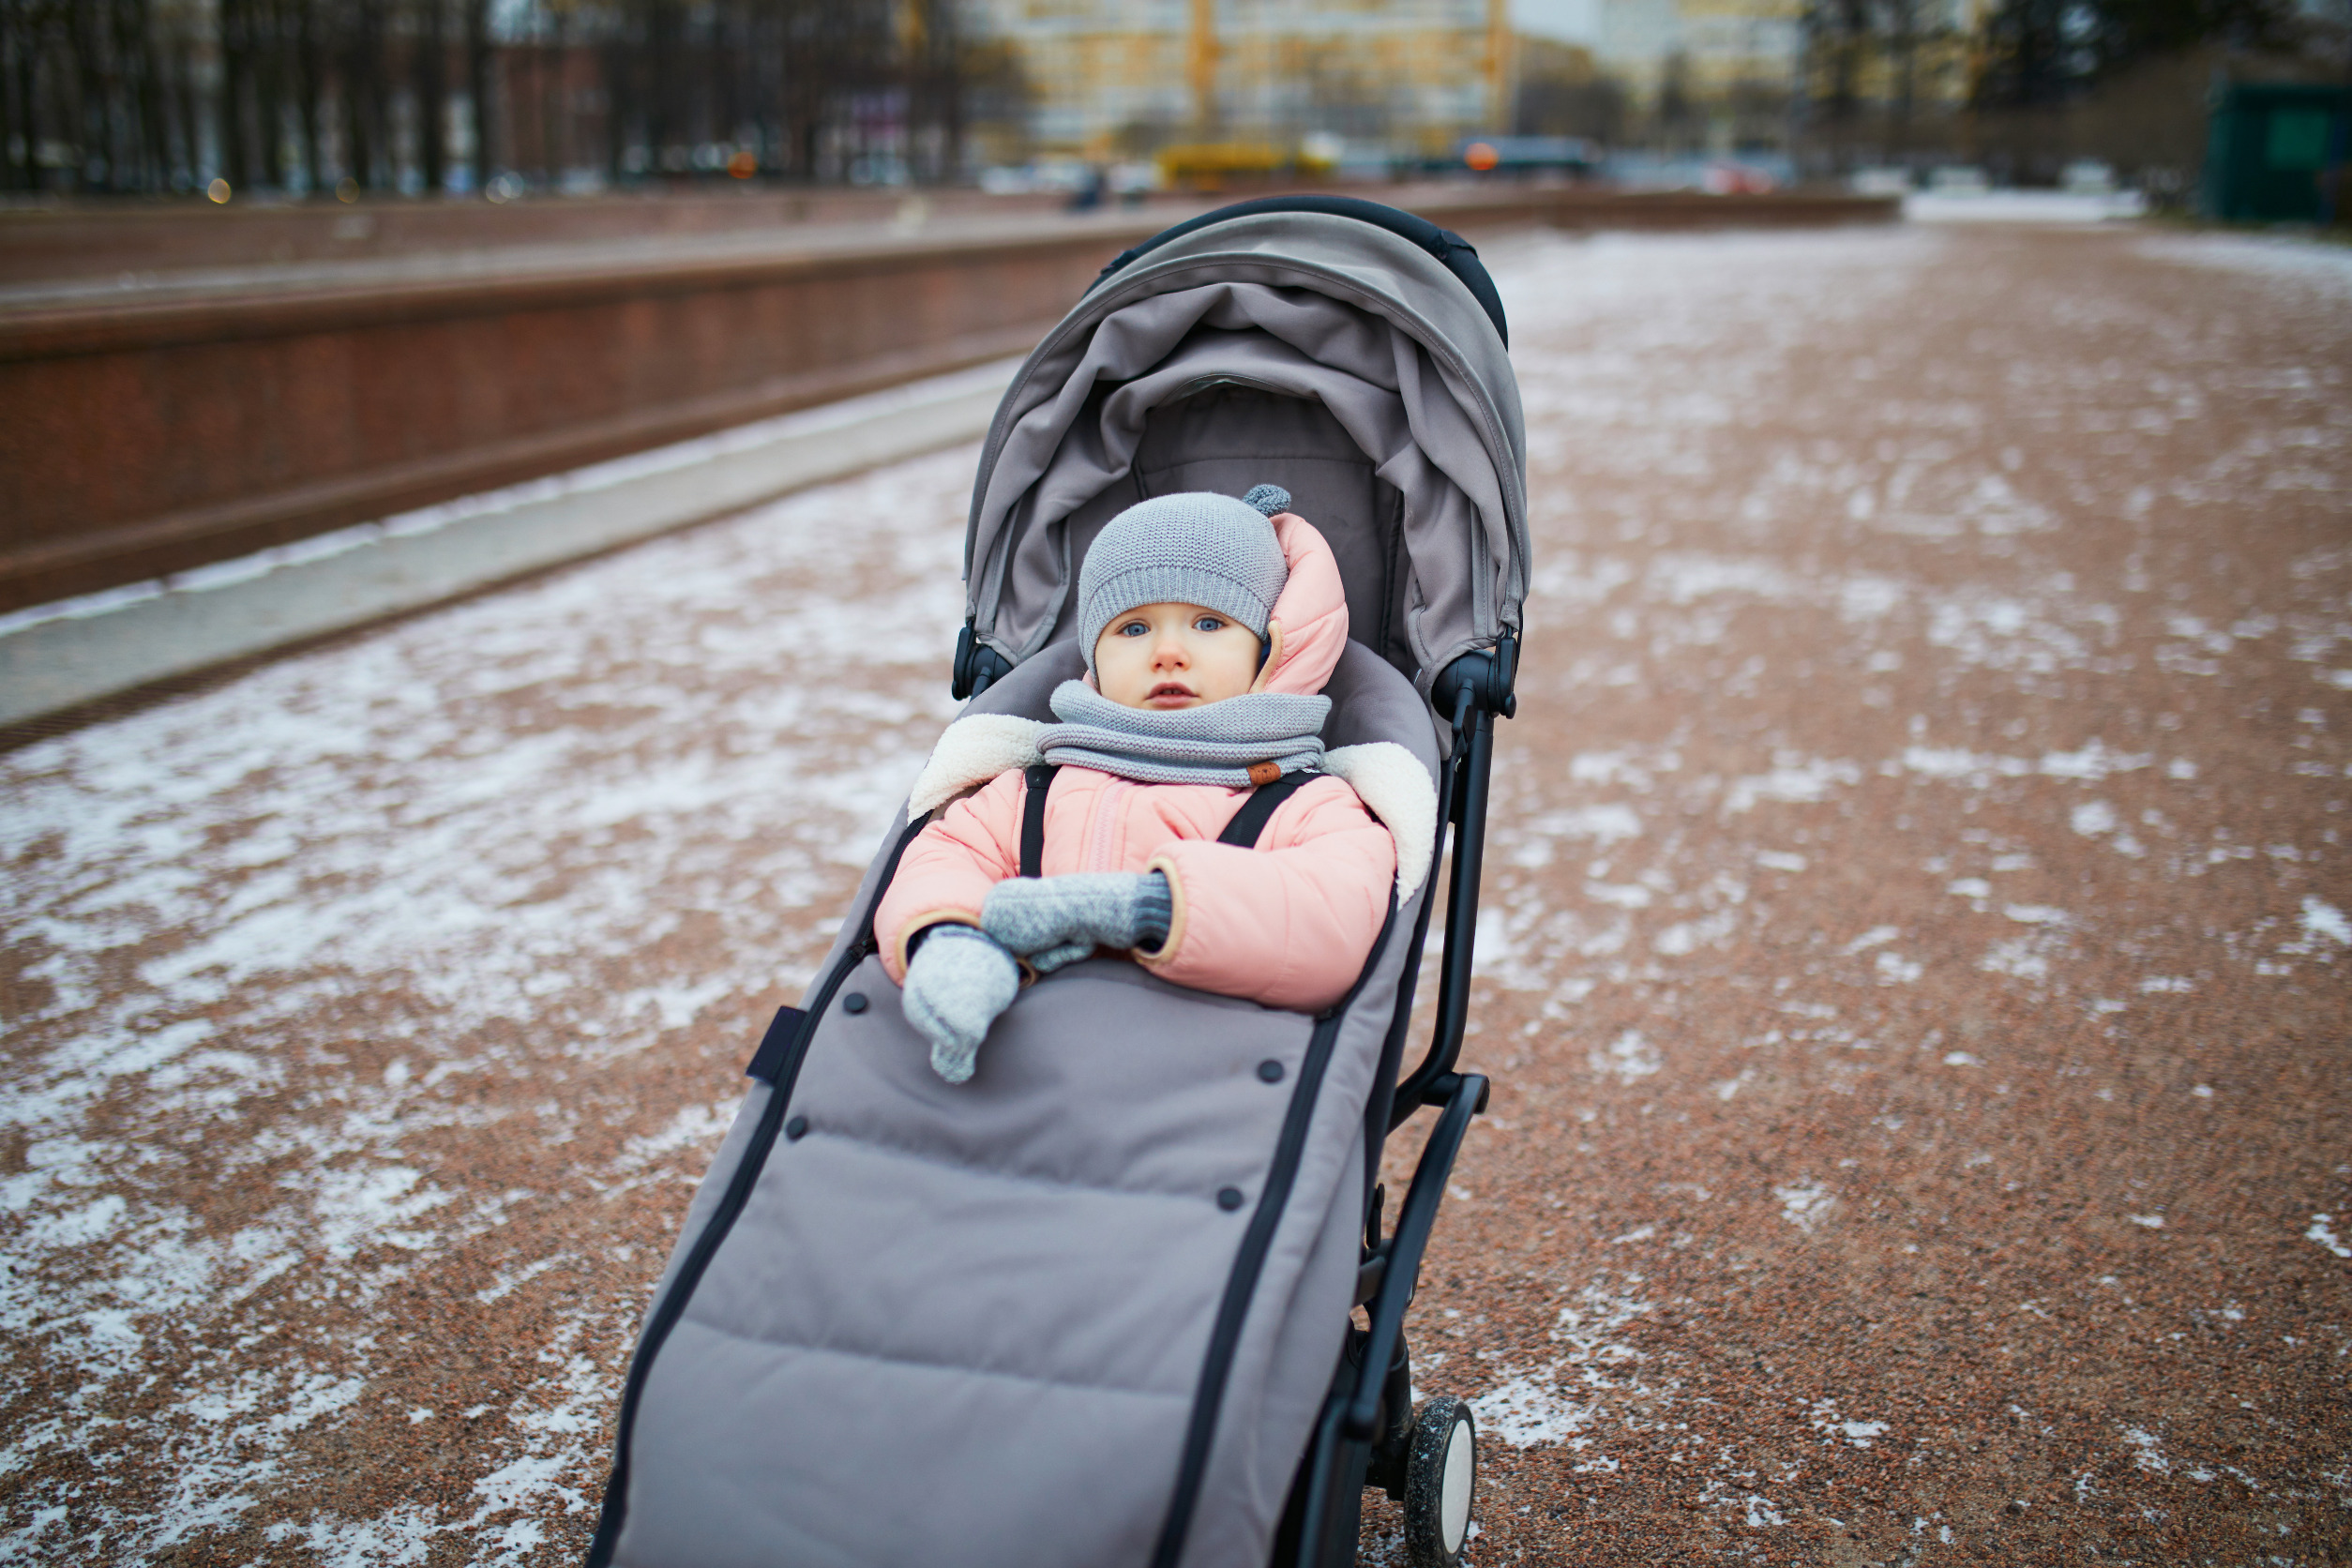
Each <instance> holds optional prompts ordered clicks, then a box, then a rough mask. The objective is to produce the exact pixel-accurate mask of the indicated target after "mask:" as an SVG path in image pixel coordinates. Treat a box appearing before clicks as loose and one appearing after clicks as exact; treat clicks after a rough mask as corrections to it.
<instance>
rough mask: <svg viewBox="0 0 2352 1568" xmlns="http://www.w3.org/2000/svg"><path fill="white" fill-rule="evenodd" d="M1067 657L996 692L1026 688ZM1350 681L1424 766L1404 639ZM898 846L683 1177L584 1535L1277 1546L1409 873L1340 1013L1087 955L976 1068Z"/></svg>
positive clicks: (1353, 657) (975, 1548) (1258, 1553)
mask: <svg viewBox="0 0 2352 1568" xmlns="http://www.w3.org/2000/svg"><path fill="white" fill-rule="evenodd" d="M1063 662H1066V656H1063V657H1043V658H1038V659H1035V660H1033V661H1032V662H1031V664H1030V665H1029V666H1027V667H1024V669H1022V670H1021V671H1018V672H1017V674H1016V675H1015V677H1013V678H1012V679H1011V680H1008V681H1007V682H1005V683H1004V684H1003V686H1001V687H999V688H996V689H992V690H991V691H990V692H989V693H988V696H987V697H986V698H985V699H983V700H982V701H979V702H976V703H975V704H974V706H975V708H980V707H986V708H995V709H998V710H999V711H1019V710H1020V708H1021V707H1022V706H1023V705H1024V699H1025V697H1027V696H1030V695H1042V692H1043V691H1044V690H1048V689H1050V683H1051V682H1052V681H1053V680H1054V679H1056V678H1058V676H1059V674H1060V673H1061V671H1060V670H1059V668H1058V667H1059V666H1060V665H1061V664H1062V663H1063ZM1032 687H1034V688H1037V689H1036V692H1035V693H1032V692H1031V690H1030V688H1032ZM1333 691H1334V696H1335V697H1338V698H1340V699H1342V701H1339V702H1338V703H1337V704H1336V707H1335V712H1334V727H1333V731H1330V732H1328V733H1327V738H1328V739H1330V740H1332V741H1333V742H1334V744H1346V743H1348V742H1350V741H1353V740H1358V739H1364V738H1372V737H1374V736H1376V735H1377V736H1379V737H1380V738H1389V736H1391V735H1394V734H1395V732H1396V731H1398V730H1400V729H1401V730H1403V731H1406V732H1407V733H1408V734H1410V732H1411V731H1412V729H1413V728H1414V727H1415V726H1416V725H1417V726H1419V727H1420V731H1421V735H1420V738H1419V744H1418V745H1416V746H1414V750H1415V752H1416V754H1417V755H1420V756H1422V757H1423V759H1424V760H1425V761H1426V762H1427V763H1428V764H1429V765H1430V766H1431V768H1432V770H1433V771H1434V768H1435V766H1436V755H1435V746H1434V744H1433V742H1432V741H1431V740H1430V739H1429V738H1428V730H1427V720H1426V718H1425V716H1424V715H1425V708H1423V706H1422V705H1421V703H1420V701H1419V699H1418V697H1417V696H1416V695H1415V693H1414V692H1413V691H1412V690H1411V688H1410V686H1409V685H1407V683H1406V682H1405V680H1404V679H1403V677H1401V676H1400V675H1397V674H1396V673H1395V671H1393V670H1391V669H1390V668H1389V667H1388V666H1387V665H1386V664H1385V663H1384V662H1382V661H1381V660H1380V659H1378V658H1377V657H1375V656H1372V655H1371V654H1369V653H1367V652H1365V651H1364V650H1362V649H1361V648H1350V649H1349V656H1348V657H1347V658H1345V659H1343V661H1342V669H1341V671H1340V672H1339V674H1338V675H1337V676H1335V677H1334V683H1333ZM905 837H906V834H905V832H904V830H903V828H902V829H901V830H900V831H899V832H898V833H897V834H895V835H894V836H893V839H892V844H891V847H890V850H889V851H887V852H885V854H884V856H883V857H882V860H881V861H878V862H877V864H876V866H875V867H874V868H873V869H872V870H870V871H869V872H868V873H867V885H866V886H865V887H864V888H863V889H861V891H860V893H859V895H858V901H857V904H856V918H855V920H854V921H853V922H852V924H851V925H850V926H849V927H845V936H844V939H843V942H842V943H841V944H840V945H839V946H838V947H837V950H836V952H835V954H834V955H833V956H832V957H831V958H830V959H829V960H828V962H827V965H826V968H825V970H824V971H823V972H822V978H821V980H820V983H819V986H818V988H817V989H816V990H815V992H814V993H813V994H812V995H811V997H810V998H809V999H808V1009H809V1011H808V1014H807V1018H805V1020H803V1021H800V1022H799V1023H798V1024H797V1025H795V1026H793V1027H792V1029H791V1032H790V1036H789V1039H779V1040H778V1041H776V1042H772V1045H773V1046H776V1047H779V1048H774V1049H771V1050H763V1053H762V1054H763V1056H766V1057H768V1058H769V1059H770V1062H769V1064H770V1066H771V1067H772V1068H773V1074H772V1076H773V1086H770V1085H765V1084H763V1085H760V1086H756V1087H755V1088H754V1090H753V1092H752V1093H751V1095H750V1096H749V1098H748V1099H747V1100H746V1104H745V1106H744V1108H743V1109H742V1111H741V1113H740V1114H739V1116H738V1118H737V1120H736V1123H735V1125H734V1127H733V1128H732V1130H731V1132H730V1133H729V1135H728V1138H727V1139H726V1142H725V1143H724V1144H723V1145H722V1147H721V1150H720V1153H719V1155H718V1158H717V1161H716V1164H715V1166H714V1167H713V1169H712V1171H711V1173H710V1175H709V1176H708V1177H707V1178H706V1179H705V1180H704V1182H703V1184H702V1185H701V1189H700V1190H699V1191H698V1193H697V1195H696V1197H695V1199H694V1202H693V1205H692V1208H691V1210H690V1212H689V1214H688V1217H687V1222H686V1228H685V1233H684V1236H683V1238H682V1240H681V1242H680V1244H679V1247H678V1251H677V1253H676V1255H675V1256H673V1257H672V1259H671V1263H670V1267H669V1269H668V1271H667V1273H666V1274H665V1275H664V1277H663V1281H662V1285H661V1287H660V1290H659V1292H658V1294H657V1295H656V1301H655V1305H654V1308H653V1310H652V1312H651V1314H650V1315H649V1318H648V1320H647V1332H646V1334H645V1337H644V1339H643V1341H642V1342H641V1345H640V1347H639V1350H638V1357H637V1364H636V1365H635V1366H633V1368H632V1373H631V1380H630V1385H629V1389H628V1392H627V1395H626V1402H625V1406H624V1410H623V1418H622V1432H621V1447H620V1453H619V1459H618V1463H617V1464H616V1466H615V1470H614V1473H613V1477H612V1482H611V1497H610V1498H609V1499H608V1504H607V1511H606V1520H605V1529H604V1530H602V1531H600V1533H599V1538H598V1545H597V1552H598V1554H599V1556H598V1558H596V1559H592V1560H606V1561H610V1562H611V1563H613V1564H616V1565H618V1568H734V1565H742V1568H753V1565H758V1568H774V1565H782V1564H790V1565H793V1568H830V1565H841V1568H849V1565H852V1564H856V1565H861V1568H930V1565H936V1564H947V1563H954V1564H957V1565H959V1568H990V1565H995V1564H1003V1565H1004V1568H1014V1565H1016V1564H1018V1565H1019V1568H1060V1565H1067V1568H1115V1565H1121V1564H1135V1565H1138V1568H1141V1565H1144V1564H1156V1565H1161V1568H1176V1565H1178V1564H1197V1565H1204V1568H1205V1565H1212V1564H1214V1565H1226V1564H1242V1563H1249V1564H1257V1563H1262V1562H1263V1561H1265V1560H1266V1557H1267V1553H1268V1551H1269V1548H1270V1543H1271V1541H1272V1538H1273V1534H1274V1528H1275V1525H1276V1523H1277V1521H1278V1520H1279V1518H1280V1516H1281V1514H1282V1510H1283V1505H1284V1500H1285V1497H1286V1493H1287V1491H1288V1488H1289V1485H1290V1481H1291V1478H1292V1475H1293V1473H1294V1471H1295V1470H1296V1469H1297V1466H1298V1464H1299V1459H1300V1455H1301V1454H1302V1452H1303V1451H1304V1448H1305V1445H1306V1442H1307V1440H1308V1436H1309V1429H1310V1426H1311V1425H1313V1423H1314V1421H1315V1419H1316V1415H1317V1412H1318V1410H1319V1408H1320V1406H1321V1404H1322V1401H1323V1399H1324V1397H1325V1395H1326V1393H1327V1391H1328V1390H1329V1388H1330V1386H1331V1380H1332V1375H1333V1371H1334V1365H1335V1364H1336V1362H1337V1359H1338V1356H1339V1353H1340V1348H1341V1342H1342V1337H1343V1334H1344V1333H1345V1328H1346V1323H1347V1318H1348V1308H1349V1303H1350V1301H1351V1300H1352V1299H1353V1298H1352V1296H1351V1294H1350V1291H1351V1289H1352V1288H1353V1286H1354V1282H1355V1274H1356V1267H1357V1262H1358V1257H1359V1247H1358V1237H1359V1230H1360V1226H1361V1221H1362V1214H1363V1194H1364V1181H1365V1179H1366V1168H1365V1147H1366V1145H1365V1132H1364V1114H1365V1107H1366V1103H1367V1099H1368V1097H1369V1096H1370V1095H1371V1094H1372V1092H1373V1087H1374V1082H1375V1079H1376V1078H1377V1076H1378V1075H1379V1072H1380V1063H1381V1059H1382V1052H1383V1048H1384V1045H1385V1043H1386V1037H1387V1035H1388V1033H1389V1030H1390V1024H1391V1018H1392V1014H1393V1011H1394V1004H1395V998H1396V987H1397V982H1398V976H1399V971H1400V970H1401V968H1402V964H1403V955H1404V953H1405V951H1406V949H1407V948H1408V946H1409V945H1410V943H1409V942H1407V941H1406V940H1404V934H1405V933H1408V932H1409V931H1410V925H1411V921H1412V918H1413V916H1414V914H1415V912H1416V909H1417V899H1418V897H1419V896H1418V895H1417V896H1416V899H1415V901H1412V902H1408V903H1407V904H1406V905H1405V906H1404V907H1403V908H1402V909H1400V910H1398V911H1396V912H1394V913H1393V915H1392V917H1391V920H1390V924H1389V928H1388V931H1387V933H1386V934H1385V935H1384V936H1383V938H1382V940H1381V942H1380V945H1379V947H1378V948H1377V949H1376V950H1375V952H1374V955H1373V957H1372V959H1371V962H1370V963H1369V965H1368V966H1367V969H1366V971H1365V972H1364V975H1363V977H1362V978H1361V980H1360V981H1359V983H1358V986H1357V988H1356V991H1355V992H1354V994H1353V995H1352V996H1351V997H1350V998H1349V999H1348V1001H1346V1002H1344V1003H1341V1004H1340V1005H1339V1006H1338V1007H1337V1008H1335V1009H1334V1011H1333V1012H1332V1013H1331V1014H1328V1015H1326V1016H1324V1017H1322V1018H1308V1017H1306V1016H1304V1015H1302V1014H1297V1013H1289V1012H1281V1011H1277V1010H1274V1009H1270V1008H1266V1007H1261V1006H1259V1005H1257V1004H1255V1003H1247V1002H1240V1001H1235V1000H1232V999H1229V998H1224V997H1217V996H1212V995H1208V994H1205V993H1202V992H1199V991H1191V990H1186V989H1184V988H1178V987H1175V986H1171V985H1168V984H1167V983H1165V982H1163V981H1160V980H1158V979H1156V978H1154V977H1153V976H1152V975H1150V974H1148V973H1146V972H1144V971H1143V970H1142V969H1141V968H1140V967H1139V966H1138V965H1136V964H1134V963H1131V962H1127V961H1124V960H1120V959H1112V958H1097V959H1092V960H1088V961H1085V962H1082V963H1078V964H1073V965H1070V966H1069V967H1067V968H1064V969H1063V970H1060V971H1058V972H1054V973H1052V974H1050V975H1048V976H1046V977H1045V978H1044V979H1042V980H1040V981H1039V982H1038V983H1036V984H1035V985H1033V986H1032V987H1030V988H1028V989H1027V990H1025V991H1023V992H1022V993H1021V995H1020V997H1019V998H1018V1001H1016V1002H1015V1003H1014V1004H1013V1006H1012V1008H1011V1009H1010V1010H1009V1011H1007V1012H1006V1013H1005V1014H1004V1015H1003V1018H1000V1019H999V1020H998V1022H997V1024H996V1026H995V1027H994V1028H993V1029H992V1030H991V1031H990V1033H989V1034H988V1039H987V1041H986V1043H985V1044H984V1045H983V1046H982V1048H981V1049H980V1053H979V1061H978V1069H977V1071H976V1072H975V1074H974V1075H973V1077H972V1078H971V1080H970V1081H969V1082H966V1083H962V1084H953V1085H951V1084H948V1083H944V1082H942V1081H941V1079H940V1078H938V1076H937V1075H935V1074H934V1073H933V1071H932V1069H931V1067H930V1064H929V1052H930V1048H929V1047H928V1045H927V1043H926V1042H925V1041H924V1039H923V1038H922V1036H921V1035H920V1034H918V1033H916V1032H915V1030H914V1029H913V1028H912V1025H911V1024H909V1023H908V1021H907V1020H906V1018H905V1017H904V1015H903V1013H902V1011H901V1007H900V993H899V991H898V988H897V987H896V986H895V985H893V984H892V983H891V981H890V980H889V978H888V977H887V976H886V975H885V974H884V973H883V972H882V963H881V960H880V959H879V958H877V957H874V956H873V953H872V950H871V942H870V939H869V937H868V936H867V931H866V929H865V923H866V922H867V921H868V920H869V919H870V912H871V909H872V906H873V903H874V900H875V898H876V897H877V896H878V894H879V892H880V889H881V887H882V883H883V882H884V880H885V879H886V876H887V874H888V867H889V866H890V865H891V864H892V863H894V862H895V858H896V855H895V850H896V846H897V844H899V843H901V842H903V841H904V838H905Z"/></svg>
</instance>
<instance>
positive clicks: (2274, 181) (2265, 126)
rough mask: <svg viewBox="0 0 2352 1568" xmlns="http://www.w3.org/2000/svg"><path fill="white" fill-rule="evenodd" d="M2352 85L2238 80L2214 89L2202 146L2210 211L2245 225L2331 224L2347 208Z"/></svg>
mask: <svg viewBox="0 0 2352 1568" xmlns="http://www.w3.org/2000/svg"><path fill="white" fill-rule="evenodd" d="M2347 142H2352V87H2324V86H2301V85H2286V84H2272V83H2235V84H2232V85H2230V86H2226V87H2223V88H2220V89H2219V90H2217V91H2216V92H2215V94H2214V96H2213V114H2212V119H2211V121H2210V128H2209V131H2208V134H2207V141H2206V149H2205V215H2206V216H2207V217H2208V218H2218V219H2224V220H2227V221H2233V222H2241V223H2333V222H2337V221H2340V220H2341V219H2344V218H2345V217H2346V216H2352V215H2347V214H2346V212H2345V210H2344V204H2345V197H2346V195H2347V194H2352V193H2348V192H2346V191H2345V189H2344V159H2345V147H2346V143H2347Z"/></svg>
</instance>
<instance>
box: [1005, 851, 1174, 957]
mask: <svg viewBox="0 0 2352 1568" xmlns="http://www.w3.org/2000/svg"><path fill="white" fill-rule="evenodd" d="M1174 912H1175V903H1174V899H1173V897H1171V896H1170V894H1169V892H1168V877H1167V875H1166V874H1165V873H1163V872H1159V871H1081V872H1076V873H1073V874H1071V875H1069V876H1062V877H1015V878H1013V879H1011V880H1010V881H1007V882H999V883H997V884H996V885H995V886H994V887H992V888H990V889H988V902H987V903H985V904H983V905H982V906H981V907H980V928H981V929H982V930H984V931H986V932H988V935H990V936H992V937H994V938H996V940H997V941H999V942H1003V944H1004V945H1005V946H1006V947H1008V948H1011V949H1012V950H1013V951H1014V952H1016V953H1018V954H1019V955H1020V956H1021V957H1024V958H1027V959H1028V960H1029V967H1030V968H1032V969H1033V970H1035V971H1036V972H1038V973H1040V974H1050V973H1052V972H1054V971H1055V970H1057V969H1060V968H1061V967H1062V966H1063V964H1067V963H1075V962H1077V961H1078V959H1080V958H1083V957H1086V956H1087V955H1088V954H1090V953H1092V952H1093V951H1094V949H1095V948H1097V947H1111V948H1117V949H1119V950H1120V951H1122V952H1124V951H1125V950H1126V949H1128V948H1131V947H1145V948H1151V947H1157V946H1159V945H1160V943H1162V942H1166V941H1167V940H1168V921H1169V920H1170V919H1171V918H1172V917H1173V915H1174Z"/></svg>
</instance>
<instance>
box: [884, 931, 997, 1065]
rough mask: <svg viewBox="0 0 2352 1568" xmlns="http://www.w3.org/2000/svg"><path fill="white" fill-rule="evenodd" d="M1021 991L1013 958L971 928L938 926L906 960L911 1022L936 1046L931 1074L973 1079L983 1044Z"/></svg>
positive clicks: (933, 1050)
mask: <svg viewBox="0 0 2352 1568" xmlns="http://www.w3.org/2000/svg"><path fill="white" fill-rule="evenodd" d="M1020 988H1021V971H1020V966H1019V965H1018V964H1017V963H1015V962H1014V961H1013V955H1011V954H1010V953H1007V952H1006V951H1004V949H1003V948H1002V947H1000V946H999V945H997V943H996V942H994V941H993V940H991V939H990V938H988V936H986V935H984V934H982V933H981V932H978V931H975V930H973V929H972V927H969V926H934V927H931V928H930V929H929V930H928V931H927V932H925V933H924V936H923V945H922V946H920V947H918V948H916V949H915V950H914V957H912V958H910V959H908V960H907V985H906V1011H907V1021H908V1022H909V1023H911V1024H912V1025H914V1027H915V1028H916V1029H917V1030H918V1031H920V1032H921V1033H922V1035H923V1037H924V1038H925V1039H926V1040H928V1041H930V1042H931V1070H932V1071H933V1072H935V1073H937V1074H938V1075H939V1076H940V1077H942V1078H945V1079H946V1080H947V1081H948V1082H950V1083H961V1082H963V1081H964V1080H965V1079H966V1078H970V1077H972V1063H973V1062H974V1060H975V1059H976V1058H977V1057H978V1056H979V1054H980V1042H981V1041H982V1040H984V1039H986V1038H988V1026H989V1025H990V1024H992V1023H994V1022H996V1018H997V1015H998V1014H999V1013H1002V1012H1003V1011H1004V1009H1006V1008H1007V1007H1010V1006H1011V1005H1013V998H1014V996H1015V995H1016V994H1018V992H1019V990H1020Z"/></svg>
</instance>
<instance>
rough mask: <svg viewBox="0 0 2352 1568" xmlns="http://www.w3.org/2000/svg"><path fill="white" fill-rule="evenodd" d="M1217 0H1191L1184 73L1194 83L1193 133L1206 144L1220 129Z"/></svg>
mask: <svg viewBox="0 0 2352 1568" xmlns="http://www.w3.org/2000/svg"><path fill="white" fill-rule="evenodd" d="M1217 53H1218V51H1217V0H1192V37H1191V38H1190V40H1189V46H1188V47H1187V49H1186V50H1185V56H1184V74H1185V76H1186V77H1187V78H1188V79H1189V80H1190V81H1191V83H1192V117H1193V130H1194V134H1196V135H1197V136H1199V138H1200V139H1201V140H1202V141H1204V142H1205V141H1208V140H1210V139H1211V138H1212V137H1214V135H1215V134H1216V128H1217Z"/></svg>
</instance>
